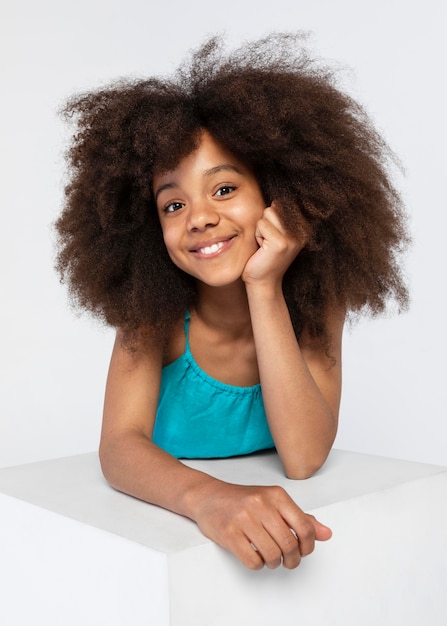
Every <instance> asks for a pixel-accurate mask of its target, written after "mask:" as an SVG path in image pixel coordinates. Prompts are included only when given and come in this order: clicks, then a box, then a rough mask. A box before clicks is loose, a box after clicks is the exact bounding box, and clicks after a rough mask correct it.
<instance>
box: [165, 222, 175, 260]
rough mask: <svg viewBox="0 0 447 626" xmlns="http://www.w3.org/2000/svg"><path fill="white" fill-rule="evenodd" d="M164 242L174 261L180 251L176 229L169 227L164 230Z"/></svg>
mask: <svg viewBox="0 0 447 626" xmlns="http://www.w3.org/2000/svg"><path fill="white" fill-rule="evenodd" d="M163 241H164V244H165V246H166V250H167V251H168V254H169V256H170V257H171V259H172V260H174V257H175V254H176V252H177V250H178V238H177V236H176V232H175V229H173V228H171V227H169V228H164V229H163Z"/></svg>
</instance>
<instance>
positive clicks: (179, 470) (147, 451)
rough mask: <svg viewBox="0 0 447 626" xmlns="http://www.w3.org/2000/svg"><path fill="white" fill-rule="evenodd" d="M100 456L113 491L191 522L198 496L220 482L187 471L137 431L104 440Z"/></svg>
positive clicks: (204, 475)
mask: <svg viewBox="0 0 447 626" xmlns="http://www.w3.org/2000/svg"><path fill="white" fill-rule="evenodd" d="M99 455H100V461H101V467H102V470H103V473H104V476H105V478H106V479H107V481H108V482H109V483H110V484H111V485H112V487H114V488H115V489H117V490H119V491H122V492H124V493H127V494H129V495H131V496H134V497H135V498H139V499H140V500H144V501H146V502H149V503H150V504H155V505H157V506H161V507H163V508H165V509H168V510H170V511H172V512H174V513H178V514H180V515H184V516H185V517H189V518H191V519H193V520H195V513H194V509H195V503H196V501H197V500H199V499H200V495H199V494H200V493H202V492H206V491H207V490H208V489H211V488H212V487H213V485H214V484H215V483H218V482H219V481H217V479H215V478H212V477H211V476H209V475H207V474H205V473H203V472H199V471H197V470H194V469H192V468H189V467H187V466H186V465H184V464H183V463H181V462H180V461H178V460H177V459H175V458H174V457H172V456H171V455H170V454H168V453H167V452H165V451H164V450H162V449H160V448H159V447H158V446H156V445H155V444H153V443H152V442H151V441H150V440H149V439H148V438H147V437H146V436H145V435H143V434H142V433H140V432H136V431H135V432H132V431H129V432H127V433H125V434H121V435H120V436H119V437H108V438H106V439H103V440H102V441H101V446H100V450H99Z"/></svg>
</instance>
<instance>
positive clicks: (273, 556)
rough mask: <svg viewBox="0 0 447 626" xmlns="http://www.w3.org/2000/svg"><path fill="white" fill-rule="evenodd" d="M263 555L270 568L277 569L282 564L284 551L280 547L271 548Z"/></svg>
mask: <svg viewBox="0 0 447 626" xmlns="http://www.w3.org/2000/svg"><path fill="white" fill-rule="evenodd" d="M262 556H263V557H264V561H265V564H266V565H267V567H268V568H269V569H275V568H276V567H279V566H280V565H281V559H282V552H281V550H280V549H279V548H270V549H269V550H266V551H265V553H264V554H263V555H262Z"/></svg>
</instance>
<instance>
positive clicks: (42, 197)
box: [0, 0, 447, 466]
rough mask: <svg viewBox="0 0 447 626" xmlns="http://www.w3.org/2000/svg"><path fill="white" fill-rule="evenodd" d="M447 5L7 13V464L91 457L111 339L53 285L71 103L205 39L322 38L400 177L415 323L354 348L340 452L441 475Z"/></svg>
mask: <svg viewBox="0 0 447 626" xmlns="http://www.w3.org/2000/svg"><path fill="white" fill-rule="evenodd" d="M444 7H445V3H444V2H443V0H426V1H425V2H423V3H419V2H411V1H409V0H376V2H368V3H364V2H359V1H358V0H306V1H304V0H275V2H269V3H265V2H259V1H255V0H250V1H249V2H244V0H226V2H221V3H216V2H205V1H204V0H189V1H188V2H184V1H180V0H175V1H169V0H166V1H164V2H157V3H154V2H151V1H149V0H146V1H144V0H77V1H76V2H75V1H71V2H70V1H65V2H61V1H60V0H40V1H38V2H35V1H34V0H3V2H2V4H1V7H0V63H1V85H0V89H1V101H0V107H1V109H0V137H1V140H0V141H1V144H0V177H1V187H0V212H1V213H0V255H1V256H0V273H1V282H0V302H1V306H0V323H1V326H0V328H1V339H0V355H1V358H0V370H1V371H0V466H7V465H15V464H20V463H27V462H31V461H36V460H40V459H45V458H50V457H58V456H65V455H69V454H77V453H81V452H85V451H90V450H94V449H96V448H97V444H98V437H99V429H100V420H101V410H102V399H103V389H104V382H105V376H106V371H107V366H108V359H109V354H110V350H111V346H112V341H113V334H112V332H111V331H110V330H108V329H104V328H102V327H100V326H99V325H98V324H97V323H96V322H94V321H92V320H91V319H89V318H87V317H81V318H79V317H76V316H75V315H74V314H73V312H72V311H71V310H70V309H69V306H68V300H67V296H66V293H65V289H64V288H63V287H61V286H60V285H59V283H58V278H57V276H56V275H55V273H54V271H53V262H54V244H53V238H52V230H51V225H52V222H53V221H54V220H55V218H56V216H57V214H58V212H59V210H60V207H61V202H62V190H63V174H64V164H63V152H64V149H65V147H66V142H67V139H68V129H67V128H66V127H65V126H64V125H63V123H62V122H61V121H60V120H59V118H58V116H57V109H58V108H59V107H60V106H61V105H62V104H63V102H64V100H65V99H66V98H67V97H68V96H69V95H70V94H72V93H73V92H78V91H82V90H85V89H90V88H95V87H97V86H99V85H100V84H103V83H107V82H109V81H110V80H111V79H113V78H116V77H119V76H127V75H133V76H135V75H137V76H147V75H153V74H165V73H167V72H170V71H171V70H173V69H174V68H175V67H176V65H177V63H178V62H179V61H180V60H181V59H182V58H183V57H184V54H185V52H186V51H187V50H189V49H190V48H192V47H197V46H198V45H199V44H200V43H201V42H202V41H203V40H204V38H205V37H206V36H208V35H213V34H216V33H226V35H227V41H228V43H229V45H230V46H233V45H235V44H237V43H240V42H241V41H243V40H246V39H252V38H256V37H258V36H262V35H265V34H267V33H268V32H270V31H273V30H276V31H281V30H298V29H300V30H306V31H312V33H313V36H312V42H313V43H312V45H313V47H314V48H315V50H316V51H317V53H318V54H319V55H320V56H322V57H324V58H328V59H332V60H336V61H337V62H339V63H341V64H342V65H343V66H346V67H347V68H349V69H348V70H347V71H344V72H343V81H342V82H343V84H344V85H345V87H346V89H348V90H349V91H350V92H351V93H353V94H354V95H355V96H356V97H357V98H358V99H359V100H360V101H361V102H362V103H363V104H365V106H366V107H367V109H368V111H369V112H370V114H371V115H372V117H373V119H374V120H375V123H376V125H377V127H378V128H379V129H380V130H381V131H382V132H383V134H384V135H385V137H386V138H387V139H388V141H389V143H390V144H391V146H392V147H393V149H394V150H395V151H396V152H397V153H398V154H399V156H400V157H401V160H402V162H403V163H404V165H405V168H406V176H405V177H404V178H402V179H399V180H398V181H397V183H398V186H399V187H400V189H401V190H402V193H403V195H404V197H405V199H406V202H407V206H408V211H409V214H410V216H411V231H412V234H413V238H414V245H413V247H412V249H411V252H410V254H409V255H408V257H407V263H406V267H407V274H408V277H409V281H410V286H411V295H412V305H411V310H410V312H409V313H408V314H406V315H404V316H399V317H393V318H391V317H390V318H385V319H381V320H379V321H368V320H365V321H362V322H361V323H360V324H357V325H356V326H354V328H353V329H352V330H349V331H348V332H347V334H346V339H345V349H344V392H343V402H342V412H341V423H340V430H339V435H338V438H337V441H336V446H337V447H339V448H344V449H350V450H355V451H361V452H368V453H373V454H378V455H385V456H394V457H397V458H404V459H410V460H415V461H422V462H428V463H436V464H442V465H447V443H446V442H447V426H446V419H445V417H446V408H445V388H446V385H447V381H446V373H447V372H446V370H447V368H446V365H445V363H446V359H447V341H446V330H445V321H444V318H445V309H446V306H445V305H446V296H445V278H444V271H443V267H442V266H444V267H445V252H444V251H445V234H444V233H445V228H446V216H445V211H446V208H447V207H446V201H445V178H446V171H445V170H446V159H445V147H446V139H447V137H446V124H445V111H446V110H447V103H446V95H445V58H446V52H447V50H446V45H445V28H446V14H445V8H444Z"/></svg>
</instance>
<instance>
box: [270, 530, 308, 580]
mask: <svg viewBox="0 0 447 626" xmlns="http://www.w3.org/2000/svg"><path fill="white" fill-rule="evenodd" d="M275 540H276V541H277V543H278V545H279V547H280V550H281V553H282V556H283V562H282V563H283V566H284V567H285V568H287V569H295V567H298V565H299V564H300V562H301V556H302V555H301V550H300V545H299V542H298V538H297V536H296V534H295V533H294V532H293V531H292V530H291V529H290V528H288V526H287V524H284V525H283V528H282V529H281V534H280V535H277V536H275Z"/></svg>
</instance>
